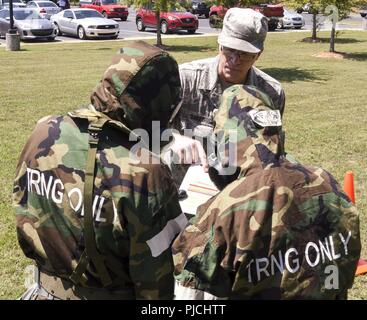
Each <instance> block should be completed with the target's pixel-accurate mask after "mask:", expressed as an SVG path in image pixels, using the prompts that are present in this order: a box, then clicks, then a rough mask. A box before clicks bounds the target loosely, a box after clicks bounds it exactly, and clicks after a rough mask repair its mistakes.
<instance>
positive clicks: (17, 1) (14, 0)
mask: <svg viewBox="0 0 367 320" xmlns="http://www.w3.org/2000/svg"><path fill="white" fill-rule="evenodd" d="M3 3H9V0H4V1H3ZM13 3H20V4H23V2H22V1H20V0H13Z"/></svg>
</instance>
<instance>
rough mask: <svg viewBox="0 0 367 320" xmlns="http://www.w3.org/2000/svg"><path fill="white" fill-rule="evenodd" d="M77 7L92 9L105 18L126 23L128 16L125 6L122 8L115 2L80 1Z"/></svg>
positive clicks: (100, 0) (106, 0) (102, 0)
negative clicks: (117, 19)
mask: <svg viewBox="0 0 367 320" xmlns="http://www.w3.org/2000/svg"><path fill="white" fill-rule="evenodd" d="M79 7H81V8H89V9H94V10H97V11H98V12H100V13H101V14H102V15H103V16H104V17H105V18H120V19H121V20H122V21H126V20H127V16H128V15H129V11H128V8H127V6H122V5H121V4H119V3H117V0H90V1H89V0H81V1H80V2H79Z"/></svg>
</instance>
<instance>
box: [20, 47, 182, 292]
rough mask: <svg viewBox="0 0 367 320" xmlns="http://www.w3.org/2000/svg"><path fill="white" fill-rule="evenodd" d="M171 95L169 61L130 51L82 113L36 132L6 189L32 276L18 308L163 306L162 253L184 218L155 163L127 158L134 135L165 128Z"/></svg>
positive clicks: (149, 156) (165, 276) (55, 119)
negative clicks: (40, 303) (50, 304)
mask: <svg viewBox="0 0 367 320" xmlns="http://www.w3.org/2000/svg"><path fill="white" fill-rule="evenodd" d="M179 92H180V81H179V74H178V66H177V63H176V61H175V60H174V59H173V58H172V57H171V56H170V55H168V54H167V53H166V52H164V51H162V50H160V49H158V48H156V47H153V46H151V45H148V44H147V43H145V42H142V41H138V42H134V43H131V44H129V45H128V46H126V47H124V48H122V49H121V52H120V53H119V54H117V55H115V56H114V57H113V60H112V64H111V65H110V66H109V67H108V68H107V70H106V71H105V73H104V75H103V77H102V80H101V82H100V83H99V84H98V85H97V87H96V88H95V89H94V91H93V92H92V95H91V104H90V106H89V107H87V108H84V109H79V110H76V111H74V112H70V113H68V115H66V116H49V117H45V118H43V119H41V120H40V121H39V122H38V123H37V125H36V128H35V129H34V131H33V133H32V134H31V136H30V138H29V140H28V142H27V143H26V145H25V147H24V149H23V152H22V154H21V156H20V159H19V163H18V166H17V170H16V178H15V183H14V196H13V203H14V206H15V210H16V226H17V234H18V239H19V244H20V246H21V248H22V250H23V252H24V254H25V255H26V256H27V257H29V258H31V259H33V260H34V261H35V264H36V266H37V268H38V272H37V279H36V283H35V285H34V286H33V287H31V288H30V289H29V290H28V291H27V292H26V293H25V294H24V295H23V299H172V297H173V290H174V279H173V261H172V253H171V247H170V245H171V242H172V240H173V239H174V237H175V236H176V234H177V233H178V232H179V231H180V230H181V229H182V228H183V227H184V226H185V224H186V218H185V216H184V214H182V213H181V210H180V206H179V203H178V196H177V190H176V189H175V188H174V187H173V183H172V177H171V174H170V171H169V169H168V168H167V167H166V166H165V165H164V164H162V163H161V162H160V158H159V156H157V155H155V154H153V153H152V152H150V151H149V150H147V149H145V148H143V147H141V148H138V149H136V150H135V151H136V153H135V155H143V154H144V155H145V156H144V157H141V159H144V161H139V158H134V159H133V158H132V157H131V154H130V151H131V150H132V147H133V146H136V143H137V142H136V141H137V136H136V135H135V134H134V132H133V130H134V129H144V130H146V132H148V136H144V135H143V136H142V137H143V138H142V139H143V140H144V139H145V138H148V140H149V139H151V138H152V135H153V132H152V121H155V120H157V121H160V128H158V130H157V131H158V133H160V131H161V130H162V129H164V128H165V126H166V125H167V123H168V120H169V118H170V116H171V114H172V112H173V110H174V108H175V107H176V105H177V103H178V99H179ZM144 137H145V138H144ZM142 142H145V144H146V145H147V146H149V141H140V143H142Z"/></svg>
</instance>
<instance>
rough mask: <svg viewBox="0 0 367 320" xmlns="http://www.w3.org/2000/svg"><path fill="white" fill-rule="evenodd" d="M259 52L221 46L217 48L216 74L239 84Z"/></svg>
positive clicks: (227, 80)
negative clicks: (217, 62) (217, 63)
mask: <svg viewBox="0 0 367 320" xmlns="http://www.w3.org/2000/svg"><path fill="white" fill-rule="evenodd" d="M260 54H261V52H259V53H250V52H243V51H238V50H235V49H231V48H227V47H223V46H221V47H220V48H219V65H218V75H219V77H220V79H221V80H222V81H226V82H229V83H233V84H241V83H244V81H245V80H246V78H247V74H248V72H249V70H250V68H251V67H252V65H253V64H254V63H255V61H256V60H257V59H258V58H259V56H260Z"/></svg>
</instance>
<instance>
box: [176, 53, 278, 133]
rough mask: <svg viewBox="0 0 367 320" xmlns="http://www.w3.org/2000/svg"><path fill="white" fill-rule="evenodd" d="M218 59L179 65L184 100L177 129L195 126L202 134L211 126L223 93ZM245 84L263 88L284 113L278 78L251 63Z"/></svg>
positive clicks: (197, 131) (208, 130)
mask: <svg viewBox="0 0 367 320" xmlns="http://www.w3.org/2000/svg"><path fill="white" fill-rule="evenodd" d="M218 59H219V57H218V56H217V57H214V58H207V59H201V60H197V61H192V62H188V63H184V64H181V65H180V66H179V68H180V78H181V86H182V100H183V103H182V106H181V109H180V113H179V117H178V119H179V120H180V124H178V126H180V128H177V129H180V130H182V129H195V128H196V131H195V134H196V135H198V136H205V135H207V134H208V133H209V132H210V130H211V129H212V128H213V119H214V115H215V112H216V110H218V108H219V104H220V98H221V96H222V93H223V90H222V87H221V83H220V81H219V78H218V61H219V60H218ZM246 84H247V85H254V86H257V87H258V88H260V89H261V90H263V91H265V92H266V93H267V94H268V95H269V96H270V97H271V98H272V100H273V101H274V104H275V107H276V108H277V109H278V110H280V112H281V114H283V111H284V104H285V95H284V91H283V89H282V87H281V85H280V83H279V82H278V81H277V80H275V79H274V78H272V77H270V76H269V75H267V74H266V73H265V72H263V71H261V70H259V69H258V68H256V67H254V66H253V67H252V68H251V69H250V71H249V75H248V78H247V81H246Z"/></svg>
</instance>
